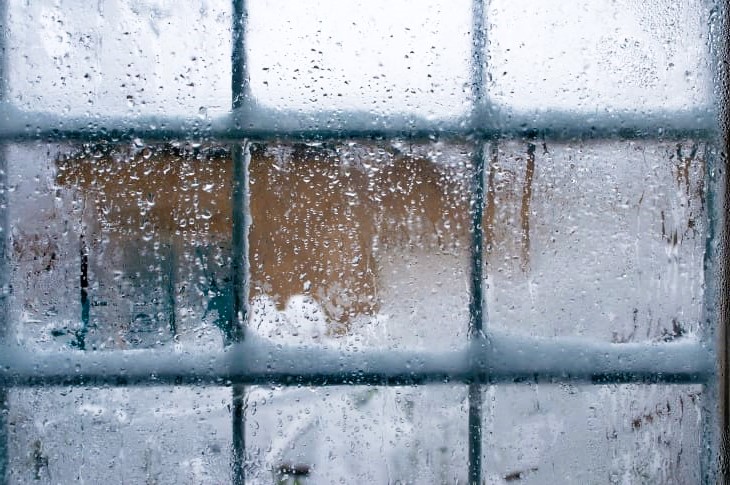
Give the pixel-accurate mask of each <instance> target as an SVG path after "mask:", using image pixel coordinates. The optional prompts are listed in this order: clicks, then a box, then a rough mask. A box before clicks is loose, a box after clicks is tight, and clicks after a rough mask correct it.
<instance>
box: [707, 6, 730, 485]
mask: <svg viewBox="0 0 730 485" xmlns="http://www.w3.org/2000/svg"><path fill="white" fill-rule="evenodd" d="M713 7H714V8H713V18H711V19H710V31H711V32H712V33H713V34H712V35H711V39H710V43H711V46H712V56H711V57H710V62H711V65H712V67H713V68H714V69H716V72H715V73H714V74H715V93H716V96H717V98H716V103H717V105H718V125H719V132H718V133H719V136H718V138H719V139H718V140H717V142H718V147H717V150H716V151H715V150H708V151H709V152H711V156H710V157H709V159H708V160H707V168H708V169H707V176H706V177H707V180H706V182H707V184H708V185H709V187H708V189H709V190H707V194H708V195H707V197H708V204H707V207H708V214H709V217H708V226H709V230H708V238H707V246H706V248H705V282H706V288H705V302H704V309H703V315H702V318H703V322H702V323H703V324H704V325H705V332H704V333H705V335H703V337H704V338H705V339H706V341H707V344H708V346H710V348H714V350H715V353H716V368H717V375H716V377H715V382H713V383H711V384H709V385H707V386H705V392H704V394H705V396H706V397H705V404H704V405H703V409H702V411H703V430H702V431H703V437H704V438H703V441H702V443H701V448H702V453H703V457H702V463H701V465H702V468H703V470H702V480H703V481H704V482H705V483H721V484H727V483H730V381H729V380H730V308H728V305H729V304H730V264H728V258H729V257H730V247H729V246H728V244H730V225H729V224H728V211H729V210H730V191H729V190H728V176H729V175H728V168H729V167H730V106H729V103H730V38H728V36H730V6H729V5H728V4H727V2H713ZM718 152H719V153H718ZM715 194H716V196H715Z"/></svg>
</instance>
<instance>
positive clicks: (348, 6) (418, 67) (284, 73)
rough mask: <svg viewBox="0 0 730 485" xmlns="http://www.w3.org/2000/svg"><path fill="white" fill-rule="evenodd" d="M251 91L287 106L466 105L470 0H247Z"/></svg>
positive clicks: (457, 109)
mask: <svg viewBox="0 0 730 485" xmlns="http://www.w3.org/2000/svg"><path fill="white" fill-rule="evenodd" d="M248 9H249V17H248V23H249V29H248V44H247V45H248V49H247V51H248V52H247V55H248V64H247V65H248V69H249V73H250V77H251V89H252V92H253V95H254V98H255V99H256V100H257V101H258V102H259V103H261V104H263V105H266V106H270V107H275V108H280V109H291V110H297V111H300V110H303V111H310V112H315V111H325V112H327V111H333V112H334V111H341V110H358V111H362V112H368V113H376V114H392V115H397V114H401V113H406V114H416V115H420V116H428V117H434V118H438V119H444V118H453V117H455V116H458V115H460V114H464V113H466V112H468V110H469V105H468V103H469V96H470V84H469V83H470V79H471V77H470V74H469V72H470V71H469V60H470V58H471V38H470V34H469V33H470V31H471V2H469V1H464V0H459V1H457V2H440V1H435V0H430V1H427V2H419V4H418V8H414V5H413V3H411V2H408V1H403V0H396V1H392V0H376V1H367V2H362V1H347V2H340V1H336V0H328V1H324V2H298V1H286V2H266V1H264V2H249V4H248Z"/></svg>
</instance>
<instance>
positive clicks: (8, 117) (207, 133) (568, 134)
mask: <svg viewBox="0 0 730 485" xmlns="http://www.w3.org/2000/svg"><path fill="white" fill-rule="evenodd" d="M717 135H718V126H717V118H716V113H715V111H714V110H712V109H709V108H708V109H701V110H694V111H682V112H676V111H668V112H655V113H634V112H612V113H580V112H570V111H549V112H540V113H512V112H507V111H505V110H498V109H494V108H490V109H483V110H479V111H476V110H475V113H473V114H471V115H469V116H465V117H463V118H455V119H447V120H430V119H425V118H420V117H417V116H407V115H388V116H386V115H377V114H373V113H368V112H316V113H301V112H298V111H291V112H289V111H275V110H270V109H266V108H261V107H255V106H254V107H242V108H239V109H237V110H236V111H235V112H234V113H233V114H227V115H221V116H218V117H213V118H211V119H209V120H201V119H200V118H198V117H190V118H180V117H159V116H138V117H123V116H121V117H88V118H87V117H80V118H66V117H62V116H58V115H53V114H46V113H27V112H21V111H18V110H16V109H14V108H13V107H10V106H8V105H5V106H2V105H0V141H34V140H41V141H48V142H55V141H78V142H111V143H116V142H124V141H129V140H134V139H137V138H139V139H141V140H143V141H144V142H146V143H153V142H163V141H170V140H197V141H221V142H227V141H228V142H236V141H239V142H240V141H243V140H251V141H267V140H281V141H287V140H292V141H296V140H331V139H358V138H363V139H371V138H398V137H408V138H410V139H413V140H415V141H418V140H431V139H446V140H448V139H464V138H468V139H482V140H485V141H487V140H494V139H500V138H502V139H509V138H523V137H533V138H534V137H535V136H538V137H541V138H545V139H549V140H554V141H561V140H580V139H667V140H673V139H684V138H693V139H697V140H699V139H716V138H717Z"/></svg>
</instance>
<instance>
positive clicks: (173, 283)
mask: <svg viewBox="0 0 730 485" xmlns="http://www.w3.org/2000/svg"><path fill="white" fill-rule="evenodd" d="M177 264H178V261H177V252H176V250H175V245H174V244H172V243H170V244H169V245H168V251H167V306H168V317H167V323H168V328H169V330H170V334H171V335H172V338H173V340H177V300H176V298H175V296H176V293H177V291H176V288H177Z"/></svg>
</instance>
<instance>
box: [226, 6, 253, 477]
mask: <svg viewBox="0 0 730 485" xmlns="http://www.w3.org/2000/svg"><path fill="white" fill-rule="evenodd" d="M232 7H233V9H232V10H233V11H232V29H231V32H232V36H233V38H232V45H231V97H232V102H231V108H232V109H233V110H234V111H235V110H237V109H239V108H241V107H243V106H244V105H245V103H246V102H247V101H248V99H249V98H250V96H249V89H250V88H249V82H248V74H247V69H246V44H245V37H246V20H247V11H246V2H245V1H244V0H233V4H232ZM231 154H232V158H233V180H232V191H231V197H232V200H231V208H232V212H233V214H232V222H233V234H232V253H233V261H232V264H231V270H232V272H233V274H232V275H231V276H232V278H231V281H232V284H233V291H232V294H233V301H232V305H233V311H232V312H231V314H232V315H233V322H231V325H232V328H231V340H232V342H228V343H235V342H240V341H242V340H243V338H244V329H245V326H246V322H247V321H248V273H249V271H248V224H247V222H248V221H247V218H248V216H247V214H248V164H249V161H250V150H249V146H248V142H244V144H243V145H240V144H236V145H233V147H232V149H231ZM245 394H246V389H245V387H244V386H243V385H240V384H234V385H233V393H232V406H233V409H232V410H231V420H232V422H231V426H232V442H233V443H232V457H231V481H232V482H233V483H234V484H236V485H243V484H244V483H245V482H246V467H245V464H246V421H245V419H246V415H245V408H246V402H245Z"/></svg>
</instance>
